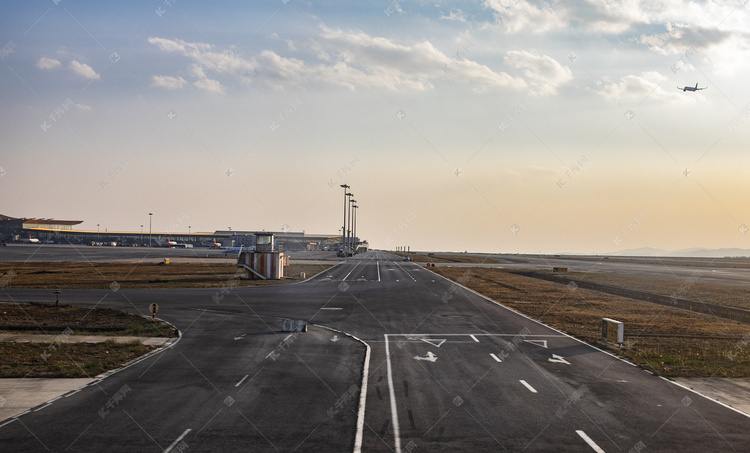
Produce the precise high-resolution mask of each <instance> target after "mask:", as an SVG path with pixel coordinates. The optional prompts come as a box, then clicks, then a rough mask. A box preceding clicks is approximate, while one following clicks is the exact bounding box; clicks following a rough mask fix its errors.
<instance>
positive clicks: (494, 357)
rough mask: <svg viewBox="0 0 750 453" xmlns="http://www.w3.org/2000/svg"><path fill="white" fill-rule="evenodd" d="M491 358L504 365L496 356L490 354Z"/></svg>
mask: <svg viewBox="0 0 750 453" xmlns="http://www.w3.org/2000/svg"><path fill="white" fill-rule="evenodd" d="M490 357H492V358H493V359H495V362H499V363H502V360H500V357H498V356H496V355H495V354H492V353H490Z"/></svg>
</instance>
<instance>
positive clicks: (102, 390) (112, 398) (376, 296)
mask: <svg viewBox="0 0 750 453" xmlns="http://www.w3.org/2000/svg"><path fill="white" fill-rule="evenodd" d="M544 264H545V265H547V263H544ZM581 265H591V263H584V264H581ZM570 267H571V268H572V267H573V266H572V265H571V266H570ZM47 293H48V291H46V290H12V289H3V290H2V291H0V299H2V300H3V301H18V302H22V301H27V300H39V299H41V300H47V299H48V298H49V295H48V294H47ZM215 295H219V296H220V297H213V296H215ZM66 298H68V300H75V301H76V303H77V304H80V305H84V306H95V305H96V306H112V307H118V308H122V309H125V310H128V311H132V312H141V313H144V314H145V313H147V310H148V306H149V304H151V303H153V302H156V303H158V304H159V307H160V310H159V315H160V316H161V317H162V318H164V319H166V320H168V321H170V322H172V323H174V324H175V325H176V326H177V327H178V328H179V329H180V330H181V332H182V338H181V340H180V341H179V342H177V343H176V344H175V345H174V346H172V347H171V348H169V349H167V350H166V351H164V352H163V353H161V354H157V355H156V356H154V357H151V358H149V359H146V360H144V361H142V362H140V363H138V364H136V365H134V366H132V367H129V368H127V369H125V370H123V371H120V372H118V373H116V374H114V375H112V376H110V377H108V378H106V379H104V380H101V381H96V382H94V383H93V384H91V385H88V386H87V387H85V388H84V389H82V390H80V391H77V392H76V393H73V394H69V395H66V396H65V397H63V398H60V399H59V400H57V401H54V402H53V403H52V404H50V405H44V406H40V408H35V409H32V410H31V411H30V412H29V413H27V414H25V415H23V416H21V417H18V418H17V419H13V420H12V421H10V422H7V421H6V422H4V423H3V424H2V426H0V444H2V445H3V446H4V449H7V450H8V451H49V450H51V451H64V450H66V449H67V450H68V451H103V450H106V451H154V452H157V451H190V452H193V451H217V450H226V451H236V450H252V451H294V450H307V451H337V452H338V451H358V449H357V447H358V446H359V445H358V439H361V451H368V452H369V451H374V452H390V451H402V452H415V451H436V450H446V451H467V450H472V451H488V450H492V451H521V450H524V451H575V452H578V451H581V452H585V451H631V449H634V448H635V449H636V450H635V451H674V452H677V451H685V450H686V449H689V450H705V451H735V450H742V449H743V448H745V447H742V446H743V445H747V444H748V442H750V434H748V433H749V432H750V418H748V417H747V416H745V415H743V414H741V413H738V412H736V411H734V410H732V409H730V408H727V407H725V406H723V405H720V404H718V403H715V402H713V401H711V400H708V399H706V398H703V397H702V396H700V395H698V394H696V393H693V392H691V391H689V390H686V389H684V388H682V387H680V386H677V385H675V384H672V383H670V382H668V381H666V380H664V379H661V378H658V377H655V376H653V375H650V374H649V373H647V372H644V371H642V370H640V369H638V368H636V367H634V366H632V365H630V364H628V363H626V362H623V361H621V360H619V359H617V358H615V357H613V356H611V355H609V354H606V353H604V352H601V351H599V350H597V349H595V348H593V347H591V346H588V345H586V344H583V343H581V342H579V341H577V340H575V339H573V338H570V337H568V336H566V335H564V334H562V333H560V332H558V331H556V330H554V329H551V328H548V327H546V326H544V325H541V324H539V323H537V322H535V321H533V320H531V319H529V318H527V317H525V316H523V315H520V314H518V313H516V312H514V311H512V310H509V309H507V308H505V307H503V306H501V305H498V304H496V303H494V302H492V301H488V300H487V299H485V298H484V297H482V296H480V295H478V294H475V293H474V292H472V291H469V290H466V289H464V288H463V287H460V286H458V285H456V284H454V283H452V282H449V281H447V280H445V279H443V278H441V277H439V276H437V275H436V274H434V273H432V272H430V271H428V270H426V269H425V268H423V267H422V266H420V265H418V264H415V263H411V262H403V261H400V260H399V259H398V258H397V257H396V256H395V255H391V254H388V253H384V252H377V251H371V252H367V253H366V254H363V255H359V256H357V257H354V258H350V259H347V260H346V261H345V262H343V263H341V264H339V265H338V266H336V267H334V268H331V269H329V270H328V271H326V272H324V273H322V274H320V275H318V276H316V277H315V278H313V279H312V280H310V281H308V282H305V283H299V284H291V285H281V286H265V287H254V288H237V287H231V288H227V289H225V291H223V292H222V290H221V289H194V290H126V291H123V290H120V291H116V292H115V291H105V290H68V291H66ZM217 299H218V302H217V301H216V300H217ZM499 302H501V303H502V301H499ZM283 319H302V320H306V321H307V322H308V323H309V325H310V330H309V332H306V333H299V334H289V333H282V332H280V328H281V323H282V320H283ZM329 329H335V331H334V330H329ZM346 334H348V335H352V336H354V337H356V338H358V339H360V340H361V342H360V341H358V340H357V339H355V338H352V337H351V336H348V335H346ZM365 344H366V345H368V346H369V347H370V351H371V355H370V356H369V360H367V346H366V345H365ZM365 369H366V370H367V373H366V377H367V386H366V389H365V390H366V391H365V398H364V401H363V402H364V405H362V404H361V403H360V401H359V396H360V393H359V391H360V387H361V386H362V384H363V377H364V375H363V370H365ZM0 410H2V409H1V408H0Z"/></svg>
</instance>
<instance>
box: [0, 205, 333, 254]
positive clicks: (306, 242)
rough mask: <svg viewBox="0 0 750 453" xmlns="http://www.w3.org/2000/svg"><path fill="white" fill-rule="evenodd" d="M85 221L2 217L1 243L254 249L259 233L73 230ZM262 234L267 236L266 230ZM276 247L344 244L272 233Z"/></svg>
mask: <svg viewBox="0 0 750 453" xmlns="http://www.w3.org/2000/svg"><path fill="white" fill-rule="evenodd" d="M81 223H83V221H82V220H56V219H33V218H15V217H9V216H5V215H1V214H0V241H3V242H8V243H12V242H28V241H29V239H38V240H39V242H41V243H44V242H48V243H60V244H95V245H109V246H112V245H116V246H121V247H122V246H134V247H137V246H146V247H148V246H152V247H168V246H175V245H174V244H170V243H169V242H172V243H177V245H176V247H185V248H189V247H216V246H217V244H220V245H221V246H222V247H238V246H246V247H249V246H254V245H255V234H256V233H259V231H250V230H248V231H236V230H217V231H214V232H211V233H207V232H195V233H192V232H174V231H172V232H169V231H167V232H162V231H160V232H156V231H152V232H151V233H150V234H149V232H148V231H145V232H143V231H139V232H129V231H107V230H104V231H90V230H78V229H74V227H75V226H76V225H79V224H81ZM263 233H266V232H265V231H263ZM270 233H273V234H274V236H275V237H276V244H277V246H279V249H280V250H284V251H290V252H291V251H304V250H329V249H330V250H335V248H336V247H337V246H338V245H339V244H340V243H341V236H340V235H327V234H307V233H306V232H305V231H273V232H270Z"/></svg>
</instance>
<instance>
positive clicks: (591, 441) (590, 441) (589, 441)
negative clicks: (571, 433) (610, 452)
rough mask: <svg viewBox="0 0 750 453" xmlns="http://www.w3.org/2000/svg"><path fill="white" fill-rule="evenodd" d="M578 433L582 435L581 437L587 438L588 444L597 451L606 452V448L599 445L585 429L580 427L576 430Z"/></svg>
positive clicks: (597, 452)
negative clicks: (603, 448)
mask: <svg viewBox="0 0 750 453" xmlns="http://www.w3.org/2000/svg"><path fill="white" fill-rule="evenodd" d="M576 433H578V435H579V436H581V439H583V440H585V441H586V443H587V444H589V447H591V448H593V449H594V451H595V452H596V453H604V450H602V449H601V448H600V447H599V446H598V445H596V442H594V441H593V440H591V438H590V437H589V436H587V435H586V433H584V432H583V431H581V430H580V429H578V430H576Z"/></svg>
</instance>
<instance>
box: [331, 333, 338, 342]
mask: <svg viewBox="0 0 750 453" xmlns="http://www.w3.org/2000/svg"><path fill="white" fill-rule="evenodd" d="M331 341H333V342H334V343H335V342H337V341H339V336H338V335H334V336H333V338H331Z"/></svg>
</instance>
